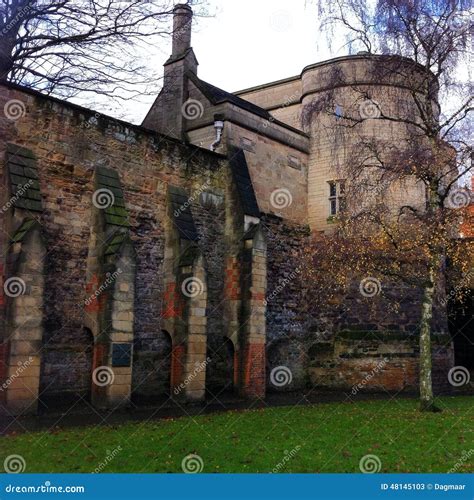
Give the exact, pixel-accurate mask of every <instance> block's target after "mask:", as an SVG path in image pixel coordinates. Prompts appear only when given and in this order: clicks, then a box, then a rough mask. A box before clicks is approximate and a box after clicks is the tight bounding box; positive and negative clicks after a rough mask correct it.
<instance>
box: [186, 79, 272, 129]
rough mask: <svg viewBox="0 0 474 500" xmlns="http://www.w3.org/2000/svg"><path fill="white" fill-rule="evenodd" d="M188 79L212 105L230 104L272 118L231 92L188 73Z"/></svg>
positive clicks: (258, 107) (264, 111) (267, 113)
mask: <svg viewBox="0 0 474 500" xmlns="http://www.w3.org/2000/svg"><path fill="white" fill-rule="evenodd" d="M187 76H188V78H189V79H190V80H191V81H192V82H193V83H194V84H195V85H196V87H197V88H198V89H199V90H200V91H201V92H202V93H203V94H204V95H205V96H206V97H207V98H208V99H209V100H210V101H211V102H212V104H214V105H216V104H220V103H222V102H230V103H231V104H234V105H235V106H238V107H239V108H242V109H245V110H246V111H249V112H250V113H253V114H255V115H258V116H261V117H262V118H265V119H267V120H269V119H270V118H271V114H270V113H269V112H268V111H267V110H266V109H263V108H261V107H260V106H257V105H256V104H253V103H251V102H249V101H246V100H245V99H242V98H240V97H238V96H236V95H234V94H231V93H230V92H226V91H225V90H222V89H220V88H219V87H216V86H214V85H211V84H210V83H207V82H205V81H204V80H201V79H200V78H198V77H197V76H196V75H195V74H194V73H192V72H188V73H187Z"/></svg>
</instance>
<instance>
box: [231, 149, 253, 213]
mask: <svg viewBox="0 0 474 500" xmlns="http://www.w3.org/2000/svg"><path fill="white" fill-rule="evenodd" d="M229 163H230V168H231V170H232V176H233V178H234V182H235V184H236V187H237V191H238V193H239V197H240V202H241V203H242V209H243V211H244V213H245V214H246V215H250V216H252V217H260V209H259V208H258V203H257V198H256V196H255V191H254V189H253V184H252V179H251V177H250V173H249V168H248V165H247V160H246V159H245V153H244V151H243V150H242V149H240V148H236V147H235V146H230V147H229Z"/></svg>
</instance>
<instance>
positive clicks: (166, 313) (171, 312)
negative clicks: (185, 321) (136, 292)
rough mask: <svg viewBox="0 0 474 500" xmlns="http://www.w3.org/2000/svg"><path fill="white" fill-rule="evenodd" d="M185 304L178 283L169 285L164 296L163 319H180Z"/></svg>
mask: <svg viewBox="0 0 474 500" xmlns="http://www.w3.org/2000/svg"><path fill="white" fill-rule="evenodd" d="M183 309H184V302H183V298H182V296H181V294H180V293H179V290H178V287H177V284H176V283H168V284H167V285H166V291H165V293H164V296H163V314H162V316H163V318H165V319H167V318H179V317H181V316H182V315H183Z"/></svg>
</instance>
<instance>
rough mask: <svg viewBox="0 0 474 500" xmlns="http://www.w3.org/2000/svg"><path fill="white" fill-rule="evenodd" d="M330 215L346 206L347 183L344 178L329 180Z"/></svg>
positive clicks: (336, 213)
mask: <svg viewBox="0 0 474 500" xmlns="http://www.w3.org/2000/svg"><path fill="white" fill-rule="evenodd" d="M328 184H329V215H331V216H335V215H338V214H339V213H341V212H343V211H344V210H345V207H346V200H345V192H346V184H345V181H343V180H338V181H329V182H328Z"/></svg>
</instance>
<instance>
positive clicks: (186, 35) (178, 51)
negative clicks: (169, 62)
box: [172, 3, 193, 58]
mask: <svg viewBox="0 0 474 500" xmlns="http://www.w3.org/2000/svg"><path fill="white" fill-rule="evenodd" d="M192 22H193V10H192V9H191V7H190V6H189V5H188V4H184V3H179V4H176V5H175V6H174V9H173V50H172V57H173V58H175V57H179V56H182V55H183V54H184V53H185V52H186V51H187V50H188V49H189V48H190V47H191V24H192Z"/></svg>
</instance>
